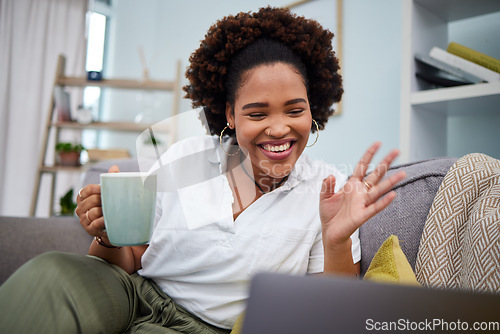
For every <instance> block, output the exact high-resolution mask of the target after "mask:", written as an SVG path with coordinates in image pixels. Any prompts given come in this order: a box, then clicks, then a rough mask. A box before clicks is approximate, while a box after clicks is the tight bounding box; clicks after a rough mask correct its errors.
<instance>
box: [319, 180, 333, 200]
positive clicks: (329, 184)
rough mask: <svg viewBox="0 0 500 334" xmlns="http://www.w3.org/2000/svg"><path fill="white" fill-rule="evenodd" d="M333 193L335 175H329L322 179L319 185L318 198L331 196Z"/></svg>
mask: <svg viewBox="0 0 500 334" xmlns="http://www.w3.org/2000/svg"><path fill="white" fill-rule="evenodd" d="M334 194H335V176H333V175H330V176H328V177H327V178H326V179H324V180H323V184H322V185H321V193H320V197H319V198H320V200H322V199H325V198H328V197H331V196H333V195H334Z"/></svg>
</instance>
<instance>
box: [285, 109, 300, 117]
mask: <svg viewBox="0 0 500 334" xmlns="http://www.w3.org/2000/svg"><path fill="white" fill-rule="evenodd" d="M303 112H304V109H294V110H290V111H289V112H288V113H289V114H290V115H292V116H299V115H301V114H302V113H303Z"/></svg>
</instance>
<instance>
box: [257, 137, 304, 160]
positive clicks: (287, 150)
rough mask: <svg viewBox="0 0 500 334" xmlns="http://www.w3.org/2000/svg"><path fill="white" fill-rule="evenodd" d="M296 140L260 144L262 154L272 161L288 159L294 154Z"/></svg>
mask: <svg viewBox="0 0 500 334" xmlns="http://www.w3.org/2000/svg"><path fill="white" fill-rule="evenodd" d="M294 143H295V141H294V140H289V139H285V140H279V141H267V142H264V143H261V144H259V145H258V146H259V147H260V149H261V150H262V153H263V154H264V155H265V156H266V157H267V158H269V159H271V160H284V159H287V158H288V157H289V156H290V155H291V154H292V152H293V149H294V145H293V144H294Z"/></svg>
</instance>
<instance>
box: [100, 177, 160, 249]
mask: <svg viewBox="0 0 500 334" xmlns="http://www.w3.org/2000/svg"><path fill="white" fill-rule="evenodd" d="M101 202H102V212H103V216H104V224H105V226H106V233H107V234H108V238H109V241H110V242H111V243H112V244H113V245H116V246H134V245H144V244H147V243H148V242H149V241H150V240H151V235H152V233H153V225H154V217H155V211H156V210H155V207H156V175H154V174H147V173H140V172H134V173H129V172H126V173H107V174H101Z"/></svg>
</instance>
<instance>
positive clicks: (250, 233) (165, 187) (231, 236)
mask: <svg viewBox="0 0 500 334" xmlns="http://www.w3.org/2000/svg"><path fill="white" fill-rule="evenodd" d="M224 145H225V146H228V145H229V140H226V141H225V143H224ZM226 161H227V157H226V155H225V153H224V152H223V151H222V150H221V148H220V146H219V138H216V137H210V136H206V137H201V138H200V137H197V138H189V139H186V140H184V141H182V142H179V143H177V144H175V145H173V146H172V147H171V148H170V149H169V150H168V151H167V152H166V153H165V154H164V155H163V156H162V159H161V161H160V164H161V168H160V170H159V171H157V173H158V179H159V184H158V187H159V193H158V207H157V215H156V227H155V231H154V233H153V237H152V239H151V242H150V245H149V247H148V249H147V250H146V252H145V253H144V255H143V257H142V269H141V270H140V271H139V274H141V275H143V276H145V277H149V278H152V279H153V280H154V281H155V282H156V283H157V284H158V285H159V286H160V287H161V288H162V289H163V290H164V291H165V293H166V294H167V295H169V296H170V297H172V298H173V299H174V300H175V301H176V302H177V303H178V304H179V305H181V306H183V307H184V308H185V309H186V310H188V311H189V312H191V313H193V314H195V315H196V316H198V317H200V318H201V319H203V320H205V321H207V322H208V323H211V324H213V325H215V326H218V327H222V328H231V327H232V326H233V324H234V321H235V320H236V318H237V317H238V315H239V314H240V313H241V312H242V311H243V310H244V302H245V300H246V298H247V296H248V287H249V281H250V279H251V278H252V276H253V275H254V274H255V273H257V272H259V271H273V272H280V273H288V274H313V273H319V272H322V271H323V244H322V240H321V222H320V218H319V194H320V190H321V184H322V181H323V179H324V178H325V177H327V176H328V175H331V174H333V175H334V176H335V178H336V180H337V181H336V188H337V189H336V191H337V190H338V189H340V188H341V187H342V186H343V185H344V184H345V182H346V177H345V176H344V175H343V174H341V173H340V172H339V171H338V170H336V169H335V168H334V167H332V166H331V165H328V164H326V163H324V162H320V161H311V160H310V159H309V158H308V157H307V156H305V155H304V154H302V156H301V157H300V158H299V159H298V161H297V163H296V164H295V166H294V168H293V170H292V172H291V173H290V175H289V177H288V180H287V181H286V182H285V183H284V184H283V185H282V186H281V187H279V188H277V189H275V190H274V191H272V192H269V193H266V194H264V195H262V196H261V197H260V198H259V199H257V200H256V201H255V202H254V203H252V204H251V205H250V206H248V207H247V208H246V209H245V210H244V211H243V212H242V213H241V214H240V215H239V216H238V218H237V219H236V220H233V211H232V203H233V201H234V199H233V195H232V191H231V188H230V186H229V182H228V180H227V177H226V174H225V170H226V166H225V164H226ZM157 167H158V165H157ZM351 239H352V254H353V260H354V263H356V262H359V260H360V258H361V251H360V244H359V238H358V232H357V231H356V233H354V234H353V235H352V236H351Z"/></svg>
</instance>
